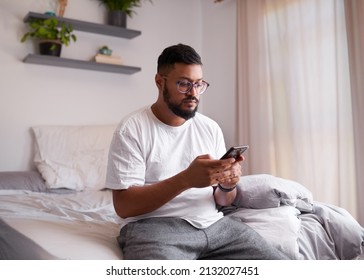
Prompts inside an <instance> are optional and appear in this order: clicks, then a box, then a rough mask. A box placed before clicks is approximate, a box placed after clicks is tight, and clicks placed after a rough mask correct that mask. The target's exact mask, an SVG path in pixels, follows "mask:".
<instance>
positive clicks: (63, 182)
mask: <svg viewBox="0 0 364 280" xmlns="http://www.w3.org/2000/svg"><path fill="white" fill-rule="evenodd" d="M115 128H116V125H92V126H91V125H90V126H36V127H33V131H34V134H35V156H34V163H35V165H36V167H37V169H38V171H39V172H40V173H41V174H42V177H43V178H44V180H45V181H46V183H47V185H48V187H49V188H52V189H54V188H68V189H73V190H85V189H103V188H105V185H104V184H105V176H106V165H107V156H108V152H109V147H110V142H111V138H112V135H113V132H114V130H115Z"/></svg>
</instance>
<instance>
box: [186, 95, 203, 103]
mask: <svg viewBox="0 0 364 280" xmlns="http://www.w3.org/2000/svg"><path fill="white" fill-rule="evenodd" d="M184 101H196V103H199V102H200V100H198V99H197V98H196V97H194V96H188V97H186V98H184V99H183V100H182V102H184Z"/></svg>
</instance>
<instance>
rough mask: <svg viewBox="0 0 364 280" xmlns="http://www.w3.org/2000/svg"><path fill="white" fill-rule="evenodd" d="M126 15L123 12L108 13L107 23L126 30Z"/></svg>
mask: <svg viewBox="0 0 364 280" xmlns="http://www.w3.org/2000/svg"><path fill="white" fill-rule="evenodd" d="M126 18H127V14H126V13H125V12H123V11H108V14H107V23H108V24H109V25H114V26H118V27H123V28H126Z"/></svg>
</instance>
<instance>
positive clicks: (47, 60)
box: [23, 12, 141, 74]
mask: <svg viewBox="0 0 364 280" xmlns="http://www.w3.org/2000/svg"><path fill="white" fill-rule="evenodd" d="M49 17H50V16H49V15H45V14H40V13H35V12H29V13H28V14H27V15H26V16H25V17H24V22H29V21H30V20H31V19H46V18H49ZM56 18H57V19H58V20H59V21H60V22H65V23H70V24H72V26H73V29H74V30H79V31H84V32H89V33H96V34H101V35H107V36H114V37H119V38H125V39H132V38H134V37H136V36H139V35H140V34H141V32H140V31H138V30H132V29H128V28H122V27H118V26H112V25H104V24H99V23H93V22H87V21H81V20H76V19H70V18H64V17H56ZM23 62H25V63H32V64H40V65H49V66H58V67H67V68H75V69H85V70H93V71H103V72H111V73H119V74H134V73H136V72H139V71H141V68H140V67H134V66H126V65H115V64H106V63H98V62H94V61H84V60H77V59H69V58H62V57H54V56H48V55H38V54H28V55H27V56H26V57H25V58H24V59H23Z"/></svg>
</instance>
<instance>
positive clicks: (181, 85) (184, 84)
mask: <svg viewBox="0 0 364 280" xmlns="http://www.w3.org/2000/svg"><path fill="white" fill-rule="evenodd" d="M163 78H165V79H167V77H166V76H163ZM176 86H177V90H178V91H179V92H180V93H183V94H186V93H189V92H190V91H191V90H192V87H194V88H195V91H196V92H197V93H198V94H203V93H204V92H205V91H206V90H207V88H208V87H209V86H210V84H209V83H208V82H205V81H199V82H196V83H192V82H190V81H189V80H186V79H183V80H179V81H177V82H176Z"/></svg>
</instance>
